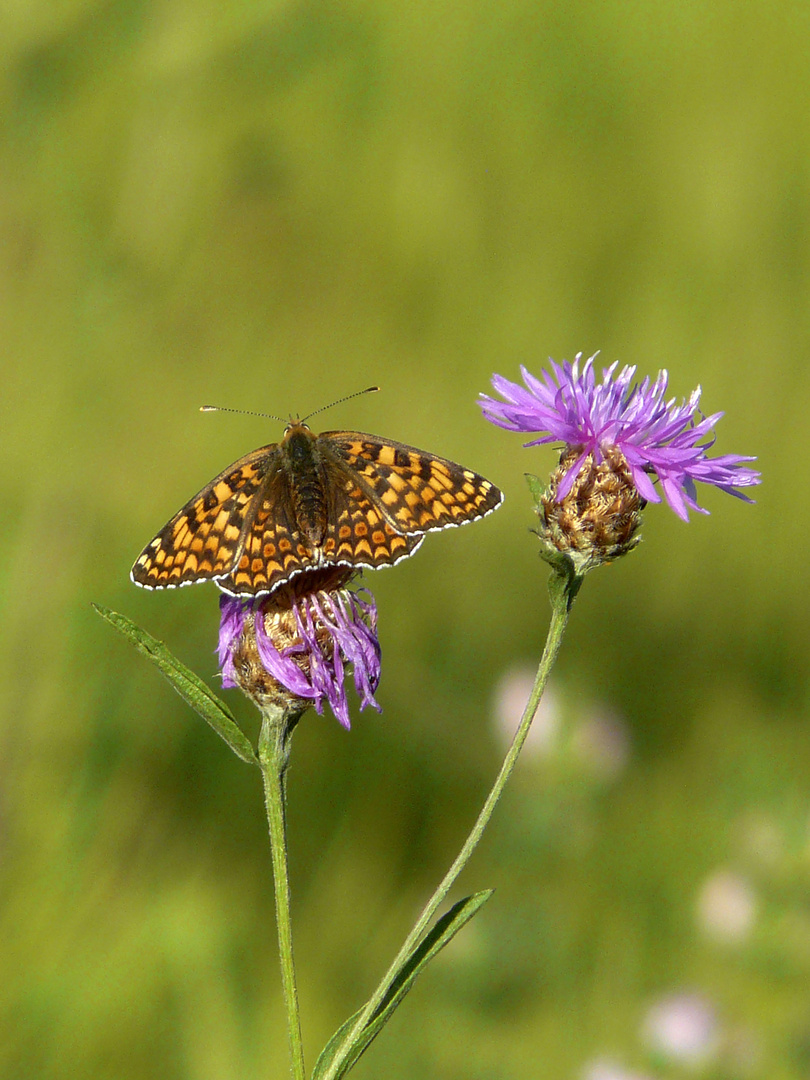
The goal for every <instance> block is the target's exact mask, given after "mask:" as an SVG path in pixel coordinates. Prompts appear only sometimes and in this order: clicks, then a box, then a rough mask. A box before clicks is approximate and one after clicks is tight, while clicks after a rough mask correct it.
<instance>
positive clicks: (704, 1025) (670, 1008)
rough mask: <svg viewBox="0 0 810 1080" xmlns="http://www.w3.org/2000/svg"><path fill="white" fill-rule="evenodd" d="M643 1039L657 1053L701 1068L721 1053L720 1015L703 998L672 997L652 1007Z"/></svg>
mask: <svg viewBox="0 0 810 1080" xmlns="http://www.w3.org/2000/svg"><path fill="white" fill-rule="evenodd" d="M642 1036H643V1038H644V1041H645V1042H646V1043H647V1045H648V1046H649V1047H650V1049H651V1050H653V1051H654V1052H655V1053H658V1054H662V1055H663V1056H664V1057H666V1058H671V1059H673V1060H676V1061H679V1062H681V1063H682V1064H683V1065H701V1064H703V1063H704V1062H706V1061H707V1060H708V1059H709V1058H711V1057H713V1056H714V1054H715V1053H716V1052H717V1049H718V1045H719V1031H718V1022H717V1015H716V1013H715V1010H714V1008H713V1007H712V1005H711V1004H710V1003H709V1002H708V1001H707V1000H706V999H705V998H704V997H701V996H700V994H688V993H685V994H670V995H668V996H667V997H663V998H661V999H660V1000H659V1001H657V1002H656V1003H655V1004H654V1005H652V1006H651V1008H650V1010H649V1011H648V1013H647V1015H646V1017H645V1019H644V1023H643V1026H642Z"/></svg>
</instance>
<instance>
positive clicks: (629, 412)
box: [479, 353, 760, 521]
mask: <svg viewBox="0 0 810 1080" xmlns="http://www.w3.org/2000/svg"><path fill="white" fill-rule="evenodd" d="M595 359H596V357H595V356H592V357H591V358H590V359H589V360H586V362H585V364H584V365H583V366H582V369H581V370H580V362H581V360H582V353H579V354H578V355H577V357H576V359H575V360H574V362H573V364H571V363H569V362H568V361H567V360H564V361H563V362H562V363H561V364H556V363H555V362H554V361H553V360H551V361H550V364H551V371H550V372H548V371H545V372H543V375H542V378H541V379H538V378H535V376H534V375H532V374H531V373H530V372H529V371H527V370H526V368H525V367H522V368H521V374H522V375H523V381H524V383H525V388H524V387H523V386H520V385H519V384H518V383H513V382H510V381H509V380H508V379H504V378H503V376H501V375H494V376H493V378H492V385H493V387H494V388H495V390H497V392H498V393H499V394H500V395H501V396H502V397H503V398H505V399H506V400H505V401H498V400H496V399H495V398H491V397H488V396H487V395H485V394H482V395H481V401H480V402H479V404H480V406H481V408H482V410H483V413H484V416H485V417H486V419H487V420H490V421H491V422H492V423H493V424H497V425H498V426H499V427H503V428H507V429H508V430H509V431H525V432H539V433H541V434H540V435H539V437H538V438H536V439H532V440H530V441H529V442H527V443H525V444H524V445H526V446H535V445H537V444H538V443H549V442H563V443H565V444H566V446H567V448H568V449H569V451H576V452H575V453H571V454H570V457H569V458H568V459H566V468H565V472H564V475H563V476H562V477H561V479H560V481H559V484H558V486H557V488H556V500H557V501H558V502H562V500H563V499H565V498H566V496H567V495H568V493H569V492H570V491H571V488H572V487H573V485H574V483H575V481H576V478H577V475H578V473H579V471H580V469H581V468H582V466H583V465H584V463H585V462H586V459H588V457H589V455H591V458H592V461H593V462H595V463H596V465H601V464H602V462H603V461H604V459H605V457H606V456H610V455H611V453H612V454H613V455H614V456H615V451H618V452H619V454H621V456H622V457H623V459H624V461H625V462H626V465H627V469H628V470H629V473H630V476H631V478H632V482H633V484H634V485H635V487H636V490H637V491H638V493H639V495H640V496H641V498H642V499H645V500H646V501H648V502H660V501H661V495H660V494H659V492H658V490H657V489H656V487H655V486H654V485H653V482H652V480H651V478H650V477H651V475H653V476H656V477H657V478H658V479H659V480H660V482H661V490H662V491H663V494H664V496H665V498H666V500H667V502H668V503H669V505H670V507H671V508H672V509H673V510H674V511H675V513H676V514H677V515H678V517H680V518H683V520H684V521H688V520H689V513H688V511H689V509H691V510H696V511H698V512H700V513H703V514H705V513H708V511H707V510H704V509H703V508H702V507H700V506H698V504H697V501H696V488H695V483H696V482H697V481H700V482H701V483H704V484H714V486H715V487H718V488H720V489H721V490H723V491H727V492H728V493H729V494H730V495H736V496H737V498H739V499H743V500H744V501H745V502H752V501H753V500H752V499H750V498H749V497H748V496H747V495H745V494H743V492H742V491H740V490H738V489H740V488H747V487H752V486H753V485H755V484H758V483H759V482H760V475H759V473H758V472H756V471H755V470H754V469H749V468H746V467H745V466H744V465H743V464H742V463H743V462H745V461H754V460H755V459H754V458H752V457H742V456H740V455H739V454H724V455H721V456H719V457H714V458H710V457H708V455H707V451H708V450H709V449H711V447H712V445H713V443H714V435H713V429H714V425H715V424H716V423H717V421H718V420H719V419H720V417H721V416H722V415H723V414H722V413H714V414H713V415H711V416H703V414H702V413H701V412H700V411H699V409H698V403H699V401H700V387H698V389H697V390H695V391H694V393H693V394H692V395H691V396H690V397H689V398H688V399H687V400H684V401H683V402H681V404H680V405H679V404H677V402H676V400H675V399H674V398H671V399H670V400H669V401H667V400H665V396H664V395H665V394H666V390H667V381H668V376H667V372H666V371H660V372H659V373H658V377H657V378H656V380H655V382H651V381H650V379H649V378H646V379H644V381H643V382H641V383H635V384H632V380H633V376H634V375H635V373H636V369H635V367H624V368H622V370H621V371H620V372H618V374H617V373H616V369H617V367H618V364H612V365H611V366H610V367H609V368H605V369H603V371H602V381H601V382H599V383H597V382H596V378H595V375H594V369H593V363H594V360H595Z"/></svg>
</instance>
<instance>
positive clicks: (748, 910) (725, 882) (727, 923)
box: [697, 870, 758, 943]
mask: <svg viewBox="0 0 810 1080" xmlns="http://www.w3.org/2000/svg"><path fill="white" fill-rule="evenodd" d="M757 908H758V902H757V895H756V893H755V892H754V890H753V888H752V887H751V885H750V884H749V883H748V882H747V881H746V880H745V878H743V877H740V875H739V874H735V873H734V871H733V870H718V871H717V872H716V873H714V874H712V875H711V877H709V878H708V879H707V880H706V881H705V882H704V884H703V888H702V889H701V890H700V893H699V895H698V901H697V919H698V923H699V925H700V927H701V929H702V930H703V931H704V932H705V933H706V934H708V935H709V936H710V937H713V938H716V939H717V940H718V941H726V942H730V943H734V942H738V941H743V940H745V938H747V937H748V935H749V934H750V933H751V930H752V929H753V927H754V923H755V921H756V917H757Z"/></svg>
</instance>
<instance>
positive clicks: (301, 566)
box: [217, 468, 320, 596]
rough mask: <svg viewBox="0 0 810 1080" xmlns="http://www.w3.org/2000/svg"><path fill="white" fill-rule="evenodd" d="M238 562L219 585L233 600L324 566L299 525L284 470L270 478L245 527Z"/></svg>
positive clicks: (286, 474) (252, 506)
mask: <svg viewBox="0 0 810 1080" xmlns="http://www.w3.org/2000/svg"><path fill="white" fill-rule="evenodd" d="M243 533H244V543H243V545H242V548H241V554H240V557H239V560H238V562H237V563H236V564H235V565H234V566H233V568H232V570H231V572H230V573H229V574H228V575H227V576H225V577H218V578H217V585H219V587H220V588H221V589H222V590H223V591H224V592H227V593H230V594H231V595H233V596H256V595H258V594H260V593H267V592H271V591H272V590H273V589H274V588H275V587H276V585H280V584H281V583H282V582H284V581H289V580H290V578H292V577H294V576H295V575H296V574H298V573H301V572H302V571H303V570H309V569H314V568H315V567H317V566H318V565H319V563H320V556H319V552H318V549H316V548H315V547H313V545H312V543H311V542H310V541H309V539H308V538H307V536H306V535H305V534H304V533H302V532H301V531H300V529H299V528H298V527H297V525H296V521H295V513H294V510H293V506H292V493H291V491H290V479H289V475H288V473H287V472H286V471H285V470H284V469H283V468H276V469H274V470H273V471H272V472H271V473H269V474H268V476H267V478H266V480H265V483H264V485H263V486H262V488H261V489H260V490H259V491H258V492H257V493H256V494H255V495H254V502H253V505H251V507H250V508H249V511H248V515H247V517H246V520H245V522H244V525H243Z"/></svg>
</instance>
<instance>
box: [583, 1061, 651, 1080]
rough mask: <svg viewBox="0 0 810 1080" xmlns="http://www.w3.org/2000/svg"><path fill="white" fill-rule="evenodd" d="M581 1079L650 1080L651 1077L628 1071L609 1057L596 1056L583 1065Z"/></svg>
mask: <svg viewBox="0 0 810 1080" xmlns="http://www.w3.org/2000/svg"><path fill="white" fill-rule="evenodd" d="M582 1080H651V1078H650V1077H648V1076H646V1075H644V1076H642V1074H641V1073H634V1072H629V1071H628V1070H627V1069H625V1068H624V1066H622V1065H619V1064H618V1063H617V1062H615V1061H611V1060H610V1059H609V1058H597V1059H596V1061H592V1062H590V1064H588V1065H586V1066H585V1068H584V1070H583V1072H582Z"/></svg>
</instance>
